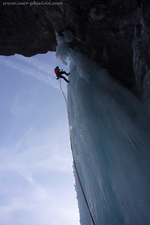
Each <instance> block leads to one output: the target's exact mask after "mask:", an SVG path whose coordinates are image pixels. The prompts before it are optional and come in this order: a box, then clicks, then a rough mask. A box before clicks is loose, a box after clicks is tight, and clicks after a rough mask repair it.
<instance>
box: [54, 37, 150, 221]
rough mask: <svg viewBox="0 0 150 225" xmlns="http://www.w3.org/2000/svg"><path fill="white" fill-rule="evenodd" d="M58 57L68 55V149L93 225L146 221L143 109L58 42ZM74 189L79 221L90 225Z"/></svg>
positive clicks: (147, 133) (149, 133)
mask: <svg viewBox="0 0 150 225" xmlns="http://www.w3.org/2000/svg"><path fill="white" fill-rule="evenodd" d="M57 55H58V56H59V58H61V59H62V60H63V61H65V60H66V59H67V58H69V59H70V72H71V74H70V83H69V84H68V104H69V111H70V117H71V126H72V129H71V134H72V140H73V150H74V154H75V160H76V164H77V168H78V171H79V175H80V178H81V181H82V185H83V188H84V190H85V194H86V197H87V200H88V203H89V206H90V209H91V212H92V214H93V217H94V220H95V223H96V225H99V224H100V225H119V224H120V225H149V224H150V138H149V137H150V117H149V114H148V112H147V108H148V107H145V106H146V105H143V104H142V103H141V102H139V101H138V100H137V98H136V97H135V96H134V95H133V94H132V93H131V92H130V91H129V90H127V89H126V88H124V87H122V85H120V84H119V83H117V82H116V80H114V79H113V78H112V77H110V76H109V74H108V73H107V71H106V70H105V69H102V68H100V67H98V66H97V65H96V64H94V63H92V62H91V61H89V59H87V58H86V57H85V56H83V55H82V54H81V53H79V52H74V51H72V50H70V49H69V48H68V45H67V44H66V43H63V41H62V42H61V46H60V45H59V46H58V48H57ZM147 104H148V103H147ZM144 107H145V108H144ZM76 190H77V198H78V203H79V211H80V221H81V224H82V225H91V224H92V222H91V219H90V216H89V213H88V211H87V208H86V205H85V202H84V199H83V196H82V193H81V191H80V187H79V185H78V181H77V179H76Z"/></svg>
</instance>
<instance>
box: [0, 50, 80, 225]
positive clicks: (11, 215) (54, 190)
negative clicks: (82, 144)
mask: <svg viewBox="0 0 150 225" xmlns="http://www.w3.org/2000/svg"><path fill="white" fill-rule="evenodd" d="M56 65H59V66H60V67H61V66H62V64H61V62H60V61H58V60H57V59H56V57H55V53H47V54H42V55H36V56H34V57H31V58H26V57H23V56H21V55H15V56H10V57H5V56H0V115H1V117H0V225H12V224H13V225H78V224H79V215H78V207H77V200H76V192H75V188H74V183H75V181H74V176H73V171H72V170H73V169H72V157H71V151H70V143H69V137H68V122H67V114H66V107H65V102H64V99H63V96H62V93H61V91H60V89H59V81H58V80H56V77H55V75H54V72H53V71H54V67H55V66H56ZM63 68H64V69H66V70H67V69H68V68H69V66H68V65H67V66H65V65H64V66H63ZM62 84H63V88H64V90H65V91H66V90H67V88H66V83H65V81H63V80H62Z"/></svg>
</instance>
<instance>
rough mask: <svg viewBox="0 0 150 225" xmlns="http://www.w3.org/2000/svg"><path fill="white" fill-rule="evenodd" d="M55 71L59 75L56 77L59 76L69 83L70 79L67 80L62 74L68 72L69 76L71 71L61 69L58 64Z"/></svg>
mask: <svg viewBox="0 0 150 225" xmlns="http://www.w3.org/2000/svg"><path fill="white" fill-rule="evenodd" d="M54 72H55V74H56V76H57V78H56V79H59V78H63V79H64V80H65V81H66V82H67V83H69V82H70V81H69V80H67V79H66V78H65V77H64V76H62V74H66V75H67V76H68V75H69V74H70V73H66V71H63V70H60V69H59V66H56V68H55V69H54Z"/></svg>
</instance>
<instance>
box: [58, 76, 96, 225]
mask: <svg viewBox="0 0 150 225" xmlns="http://www.w3.org/2000/svg"><path fill="white" fill-rule="evenodd" d="M59 83H60V89H61V91H62V94H63V96H64V99H65V103H66V108H67V114H68V124H69V137H70V146H71V152H72V158H73V165H74V168H75V171H76V175H77V178H78V182H79V185H80V188H81V191H82V194H83V197H84V200H85V203H86V206H87V208H88V211H89V214H90V217H91V219H92V222H93V225H95V222H94V219H93V216H92V213H91V210H90V207H89V204H88V201H87V198H86V195H85V192H84V189H83V186H82V183H81V179H80V176H79V173H78V169H77V166H76V162H75V158H74V153H73V145H72V137H71V123H70V114H69V107H68V102H67V99H66V96H65V93H64V91H63V89H62V86H61V79H59Z"/></svg>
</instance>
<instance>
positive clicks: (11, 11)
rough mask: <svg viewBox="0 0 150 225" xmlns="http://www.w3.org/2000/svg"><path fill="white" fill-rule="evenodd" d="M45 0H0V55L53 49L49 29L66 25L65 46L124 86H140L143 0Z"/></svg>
mask: <svg viewBox="0 0 150 225" xmlns="http://www.w3.org/2000/svg"><path fill="white" fill-rule="evenodd" d="M45 2H47V1H43V2H39V3H41V5H38V4H37V3H38V2H32V5H31V4H30V5H29V3H28V1H24V4H25V3H26V5H17V3H14V4H15V5H12V4H11V5H10V4H9V2H8V3H7V2H4V3H1V6H0V54H1V55H7V56H8V55H13V54H15V53H18V54H22V55H24V56H32V55H35V54H37V53H46V52H47V51H55V49H56V46H57V43H56V37H55V31H56V32H58V33H59V34H60V35H62V34H63V32H64V31H66V30H71V31H72V32H73V34H74V36H75V38H74V40H73V41H72V42H71V43H70V47H71V48H74V49H76V50H80V51H81V52H83V53H84V54H86V55H88V56H89V57H90V58H91V59H93V60H96V61H97V62H98V63H99V62H101V63H102V64H103V66H104V67H106V68H107V69H108V70H109V72H110V73H111V74H112V75H113V76H115V77H117V78H118V79H119V80H121V81H122V83H123V84H124V85H126V86H127V87H130V86H132V84H133V83H135V85H136V84H137V83H138V91H141V89H142V83H143V78H144V75H145V73H146V71H148V70H149V69H150V47H149V46H150V35H149V33H150V3H149V1H148V0H61V1H60V2H59V3H58V1H56V0H55V1H53V3H52V4H53V5H44V3H45ZM45 4H46V3H45ZM54 4H55V5H54ZM135 77H136V79H135ZM139 86H140V87H141V88H140V87H139Z"/></svg>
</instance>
